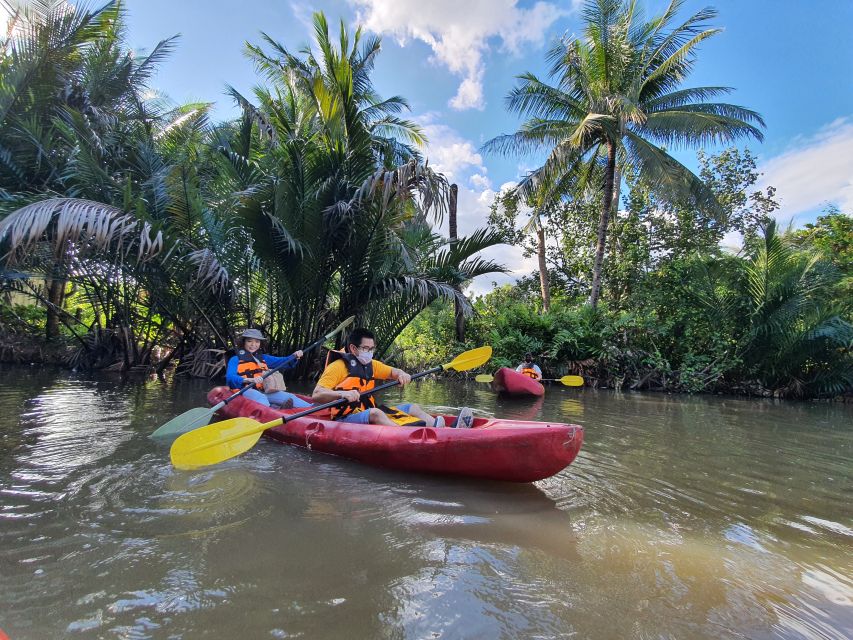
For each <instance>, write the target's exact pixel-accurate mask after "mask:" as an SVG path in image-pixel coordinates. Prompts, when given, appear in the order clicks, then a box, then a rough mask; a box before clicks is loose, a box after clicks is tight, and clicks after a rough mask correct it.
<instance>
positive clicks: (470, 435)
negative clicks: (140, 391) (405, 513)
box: [207, 387, 584, 482]
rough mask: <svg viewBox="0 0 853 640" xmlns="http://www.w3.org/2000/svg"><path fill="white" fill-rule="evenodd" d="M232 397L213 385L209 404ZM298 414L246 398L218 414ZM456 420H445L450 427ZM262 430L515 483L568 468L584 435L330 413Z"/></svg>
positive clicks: (314, 445) (577, 429)
mask: <svg viewBox="0 0 853 640" xmlns="http://www.w3.org/2000/svg"><path fill="white" fill-rule="evenodd" d="M230 394H231V392H230V391H229V390H228V389H227V388H226V387H216V388H215V389H213V390H212V391H211V392H210V393H209V394H208V395H207V399H208V402H210V403H211V405H214V404H216V403H217V402H219V401H220V400H223V399H225V398H226V397H228V396H229V395H230ZM297 411H299V410H298V409H288V410H279V409H272V408H270V407H265V406H263V405H260V404H258V403H257V402H253V401H251V400H247V399H246V398H244V397H242V396H241V397H239V398H235V399H234V400H233V401H232V402H230V403H228V404H227V405H225V407H223V408H222V409H221V410H220V413H221V414H222V415H223V416H224V417H226V418H237V417H246V418H252V419H254V420H258V421H260V422H270V421H272V420H275V419H276V418H278V417H280V416H282V415H287V414H288V413H296V412H297ZM454 418H455V416H445V420H446V421H447V422H448V424H449V423H450V422H452V421H453V419H454ZM265 433H266V435H268V436H270V437H271V438H274V439H276V440H278V441H280V442H284V443H287V444H292V445H296V446H297V447H305V448H307V449H311V450H312V451H319V452H321V453H329V454H332V455H336V456H341V457H342V458H349V459H351V460H358V461H359V462H364V463H365V464H370V465H374V466H377V467H386V468H389V469H399V470H402V471H415V472H419V473H435V474H443V475H453V476H470V477H473V478H485V479H489V480H508V481H510V482H534V481H536V480H542V479H544V478H548V477H550V476H552V475H554V474H555V473H557V472H559V471H561V470H562V469H565V468H566V467H567V466H569V465H570V464H571V463H572V461H573V460H574V459H575V457H576V456H577V455H578V451H580V448H581V444H582V443H583V434H584V432H583V427H581V426H578V425H575V424H560V423H545V422H524V421H518V420H501V419H498V418H474V426H473V427H472V428H471V429H450V428H443V429H435V428H432V427H386V426H383V425H376V424H366V425H361V424H351V423H347V422H335V421H333V420H329V419H328V413H327V412H325V415H324V412H318V413H317V414H313V415H310V416H304V417H302V418H297V419H295V420H293V421H292V422H286V423H285V424H283V425H281V426H279V427H275V428H273V429H270V430H268V431H266V432H265Z"/></svg>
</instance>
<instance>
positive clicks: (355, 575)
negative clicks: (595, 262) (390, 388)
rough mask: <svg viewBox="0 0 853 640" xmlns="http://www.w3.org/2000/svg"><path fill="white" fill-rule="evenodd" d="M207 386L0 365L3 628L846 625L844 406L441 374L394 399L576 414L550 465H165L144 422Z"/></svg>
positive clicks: (484, 629)
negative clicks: (521, 468)
mask: <svg viewBox="0 0 853 640" xmlns="http://www.w3.org/2000/svg"><path fill="white" fill-rule="evenodd" d="M294 386H295V387H296V389H297V390H299V389H300V386H299V385H294ZM205 389H206V385H205V384H204V383H189V384H184V383H182V384H179V385H170V384H163V383H161V382H159V381H137V382H135V383H122V382H120V381H119V380H117V379H114V378H106V377H104V378H86V377H83V376H76V377H70V378H69V377H68V375H67V374H65V373H64V372H60V373H53V374H52V373H50V372H40V373H38V372H34V371H31V370H29V369H25V370H23V371H20V370H2V371H0V402H3V403H4V404H3V406H5V407H7V408H8V409H9V410H10V413H9V414H8V418H7V420H6V421H4V422H3V423H0V447H2V455H0V575H2V579H0V602H2V603H3V606H2V607H0V628H3V629H4V630H5V631H7V632H8V633H9V634H10V637H12V638H15V640H21V639H23V640H27V639H29V638H39V639H41V638H48V637H64V636H79V637H92V638H100V637H138V638H147V637H154V638H159V637H204V636H205V635H213V634H216V635H217V636H230V637H306V638H308V637H310V638H340V637H371V638H373V637H376V638H424V637H447V638H456V637H489V638H491V637H504V638H516V637H548V638H550V637H555V638H559V637H588V638H601V637H612V638H622V637H626V638H628V637H630V638H643V637H656V638H657V637H672V638H676V637H677V638H718V637H748V638H771V637H773V638H777V637H778V638H803V637H810V638H811V637H814V638H846V637H849V636H850V635H851V633H850V631H851V627H853V604H851V603H853V578H851V576H853V561H852V560H851V556H850V553H849V552H850V548H851V542H853V531H851V530H852V529H853V511H852V510H851V506H850V501H849V495H850V494H851V490H853V471H851V465H850V462H849V461H850V459H851V450H853V434H851V430H850V427H849V425H850V424H853V420H851V418H853V411H851V407H845V406H840V405H800V404H790V403H779V402H760V401H746V400H738V399H728V398H676V397H671V396H663V395H652V394H648V395H643V394H636V395H634V394H614V393H602V392H595V391H591V390H583V391H578V390H574V389H560V388H558V387H549V389H548V393H546V395H545V397H544V398H540V399H537V400H535V401H530V400H528V401H520V402H519V401H513V400H509V399H503V398H497V397H496V396H495V395H494V394H493V393H492V392H491V391H490V390H489V389H488V388H487V387H486V388H483V387H482V386H478V385H475V384H464V383H453V384H444V383H440V382H422V383H420V384H415V385H411V387H410V388H407V389H406V390H402V391H397V392H395V395H391V396H389V398H388V400H389V401H390V402H397V401H401V400H403V399H406V400H410V401H417V402H420V403H422V404H424V405H426V406H430V407H434V408H447V410H448V412H451V413H452V409H454V408H456V407H459V406H461V405H469V406H473V407H475V408H476V409H477V412H478V414H479V415H500V416H505V417H514V418H517V419H524V420H530V419H534V420H545V421H548V420H552V421H558V420H559V421H564V422H579V423H581V424H583V425H584V427H585V429H586V434H587V437H586V441H585V445H584V448H583V449H582V451H581V454H580V455H579V457H578V459H577V460H576V462H575V463H574V464H573V465H572V466H571V467H569V468H568V469H567V470H566V471H564V472H563V473H560V474H558V475H557V476H555V477H553V478H549V479H548V480H545V481H542V482H539V483H536V485H521V486H518V485H504V484H501V483H483V482H474V481H470V480H469V481H465V480H449V479H443V478H432V477H422V476H411V475H408V474H404V473H399V472H393V471H385V470H379V469H372V468H370V467H365V466H363V465H359V464H357V463H353V462H348V461H346V460H339V459H336V458H333V457H330V456H325V455H322V454H317V453H312V452H308V451H304V450H301V449H296V448H290V447H286V446H282V445H279V444H276V443H272V442H269V441H262V442H261V443H259V444H258V445H257V446H256V447H255V448H254V449H253V450H252V451H250V452H248V453H247V454H245V455H243V456H241V457H239V458H237V459H234V460H232V461H229V462H227V463H225V464H223V465H219V466H216V467H212V468H210V469H205V470H200V471H196V472H192V473H184V472H177V471H175V470H173V469H172V468H171V467H170V465H169V463H168V451H167V449H166V448H165V447H162V446H158V445H157V444H156V443H152V442H151V441H150V440H149V439H148V438H147V435H148V434H149V433H150V432H151V431H152V430H153V429H154V428H156V427H157V426H158V425H159V424H162V423H163V422H165V421H166V420H168V419H169V418H171V417H173V416H174V415H176V414H178V413H180V412H182V411H184V410H186V409H189V408H191V407H193V406H199V405H200V404H202V403H203V399H204V391H205Z"/></svg>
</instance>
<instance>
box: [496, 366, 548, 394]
mask: <svg viewBox="0 0 853 640" xmlns="http://www.w3.org/2000/svg"><path fill="white" fill-rule="evenodd" d="M492 388H493V389H494V390H495V391H497V392H498V393H506V394H508V395H511V396H541V395H544V394H545V387H543V386H542V383H541V382H537V381H536V380H534V379H533V378H531V377H529V376H526V375H524V374H523V373H519V372H518V371H515V370H514V369H508V368H507V367H503V368H501V369H498V370H497V371H496V372H495V379H494V381H493V382H492Z"/></svg>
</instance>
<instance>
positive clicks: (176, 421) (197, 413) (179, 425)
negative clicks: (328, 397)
mask: <svg viewBox="0 0 853 640" xmlns="http://www.w3.org/2000/svg"><path fill="white" fill-rule="evenodd" d="M353 320H355V316H350V317H349V318H347V319H346V320H344V321H343V322H341V323H340V324H339V325H338V326H337V327H335V328H334V329H332V331H330V332H329V333H327V334H326V335H324V336H323V337H322V338H320V339H319V340H316V341H315V342H312V343H311V344H310V345H308V346H307V347H305V348H304V349H302V352H303V353H308V352H309V351H311V349H314V348H316V347H319V346H320V345H321V344H323V343H324V342H326V340H331V339H332V338H334V337H335V335H337V334H338V333H340V332H341V331H343V330H344V329H346V328H347V326H349V325H350V324H351V323H352V321H353ZM285 364H286V363H284V362H282V363H281V364H280V365H279V366H277V367H274V368H272V369H270V370H269V371H267V372H266V373H264V375H262V376H261V380H263V379H264V378H266V377H267V376H271V375H272V374H274V373H275V372H276V371H278V370H279V369H281V368H282V367H283V366H284V365H285ZM254 388H255V385H246V386H245V387H243V388H242V389H240V390H239V391H237V392H235V393H234V394H233V395H231V396H229V397H228V398H225V400H222V401H220V402H219V403H217V404H216V405H214V406H212V407H196V408H194V409H190V410H189V411H185V412H184V413H182V414H181V415H179V416H178V417H176V418H172V419H171V420H169V422H167V423H166V424H164V425H163V426H161V427H160V428H158V429H157V430H156V431H154V433H152V434H151V435H150V436H149V438H173V437H175V436H179V435H181V434H182V433H187V432H188V431H192V430H193V429H198V428H199V427H203V426H204V425H206V424H207V423H208V422H210V419H211V418H212V417H213V414H214V413H216V412H217V411H219V410H220V409H221V408H222V407H224V406H225V405H226V404H228V403H229V402H231V401H232V400H233V399H234V398H236V397H238V396H242V395H243V394H244V393H246V392H247V391H248V390H249V389H254Z"/></svg>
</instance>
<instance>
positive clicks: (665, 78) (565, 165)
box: [484, 0, 764, 307]
mask: <svg viewBox="0 0 853 640" xmlns="http://www.w3.org/2000/svg"><path fill="white" fill-rule="evenodd" d="M683 4H684V0H672V1H671V2H670V4H669V6H668V7H667V9H666V10H665V11H664V12H663V13H662V14H661V15H660V16H657V17H655V18H653V19H651V20H649V21H643V19H642V17H641V16H640V14H639V11H638V10H637V4H636V2H635V0H589V1H588V2H587V4H586V6H585V7H584V10H583V18H584V22H585V29H584V37H583V38H575V39H563V40H561V41H560V42H559V43H557V44H556V45H555V46H554V47H553V48H552V49H551V51H550V52H549V54H548V58H549V60H550V62H551V64H552V67H551V70H550V74H551V77H552V78H554V79H555V81H556V82H555V84H553V85H551V84H548V83H547V82H545V81H543V80H540V79H539V78H537V77H536V76H535V75H534V74H532V73H526V74H524V75H522V76H520V84H519V86H517V87H516V88H515V89H513V90H512V91H511V92H510V93H509V95H508V96H507V99H506V103H507V108H508V109H509V110H510V111H513V112H516V113H518V114H519V115H522V116H528V120H527V121H526V122H524V124H523V125H522V126H521V128H520V129H519V130H518V131H517V132H515V133H514V134H510V135H503V136H498V137H496V138H494V139H492V140H490V141H489V142H487V143H486V145H485V146H484V148H485V150H487V151H492V152H498V153H504V154H509V153H512V154H516V153H519V152H530V151H536V150H539V149H543V148H545V149H548V150H549V155H548V158H547V160H546V161H545V164H544V165H543V166H542V167H540V168H539V169H537V170H536V171H534V172H532V173H531V174H530V175H529V176H527V178H526V179H525V180H524V181H523V183H522V184H521V187H522V188H523V189H524V190H526V191H530V192H533V191H537V190H539V191H542V193H543V194H544V196H545V198H546V200H551V201H556V200H559V199H560V198H561V197H562V196H563V195H564V194H565V193H567V192H568V191H569V190H570V189H572V188H578V187H580V188H582V187H583V186H584V184H585V183H586V182H589V180H590V177H591V176H592V175H593V174H594V167H595V166H596V165H597V164H603V165H604V169H605V170H604V185H603V186H604V188H603V193H602V202H601V215H600V217H599V222H598V233H597V243H596V251H595V260H594V265H593V276H592V290H591V293H590V303H591V305H592V306H593V307H595V306H596V305H597V304H598V299H599V295H600V289H601V271H602V263H603V260H604V250H605V242H606V239H607V231H608V225H609V221H610V216H611V212H612V210H613V206H614V200H615V199H616V198H615V197H614V196H615V194H616V193H617V190H618V187H619V185H618V184H617V177H616V176H617V174H618V171H617V168H618V167H620V166H621V167H623V168H628V167H630V168H631V169H633V170H635V171H637V172H638V173H639V174H640V175H641V176H642V177H643V178H644V180H646V181H647V182H648V183H649V184H651V185H653V186H654V187H655V188H656V189H659V190H662V191H665V192H668V193H671V194H673V195H677V196H680V197H688V198H690V200H691V201H692V203H693V204H694V205H695V206H697V207H710V208H713V207H714V205H715V202H714V197H713V194H712V193H710V191H709V190H708V189H707V188H705V187H704V185H703V184H702V182H701V181H700V179H699V178H698V177H697V176H695V175H694V174H693V173H692V172H691V171H690V170H688V169H687V168H686V167H684V166H683V165H682V164H681V163H679V162H678V161H677V160H675V159H674V158H673V157H672V156H671V155H669V154H668V153H667V152H666V151H665V150H664V149H662V148H661V147H660V146H658V145H667V146H685V147H697V146H700V145H703V144H711V143H721V142H726V143H727V142H731V141H733V140H735V139H736V138H739V137H741V136H753V137H755V138H757V139H759V140H761V139H762V134H761V131H760V129H759V128H758V127H760V126H763V125H764V121H763V120H762V118H761V116H760V115H759V114H758V113H756V112H754V111H750V110H748V109H745V108H743V107H739V106H736V105H731V104H725V103H718V102H708V100H709V99H712V98H715V97H717V96H721V95H724V94H727V93H729V92H730V91H731V89H730V88H728V87H697V88H686V89H685V88H681V86H682V84H683V83H684V81H685V79H686V78H687V76H688V74H689V73H690V71H691V69H692V67H693V64H694V62H695V57H696V47H697V46H698V45H699V44H700V43H702V42H703V41H705V40H706V39H708V38H710V37H711V36H713V35H716V34H717V33H719V31H720V30H719V29H715V28H708V27H707V23H708V21H709V20H711V19H712V18H714V17H715V16H716V15H717V13H716V11H714V10H713V9H710V8H706V9H702V10H701V11H698V12H697V13H695V14H693V15H692V16H690V17H689V18H687V19H686V20H685V21H683V22H681V23H675V17H676V14H677V13H678V11H679V9H680V8H681V6H682V5H683Z"/></svg>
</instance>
